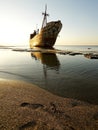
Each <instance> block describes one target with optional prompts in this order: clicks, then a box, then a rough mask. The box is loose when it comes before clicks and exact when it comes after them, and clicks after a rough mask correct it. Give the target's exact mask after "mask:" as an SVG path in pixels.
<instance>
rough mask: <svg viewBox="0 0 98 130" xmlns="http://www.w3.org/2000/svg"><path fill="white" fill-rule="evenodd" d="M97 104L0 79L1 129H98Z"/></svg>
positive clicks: (26, 84) (22, 83)
mask: <svg viewBox="0 0 98 130" xmlns="http://www.w3.org/2000/svg"><path fill="white" fill-rule="evenodd" d="M97 129H98V105H92V104H89V103H87V102H82V101H79V100H75V99H72V98H63V97H59V96H57V95H53V94H52V93H50V92H48V91H46V90H43V89H42V88H39V87H38V86H36V85H33V84H30V83H26V82H22V81H21V82H20V81H18V80H6V79H0V130H97Z"/></svg>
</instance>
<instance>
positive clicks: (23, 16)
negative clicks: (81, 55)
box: [0, 0, 98, 45]
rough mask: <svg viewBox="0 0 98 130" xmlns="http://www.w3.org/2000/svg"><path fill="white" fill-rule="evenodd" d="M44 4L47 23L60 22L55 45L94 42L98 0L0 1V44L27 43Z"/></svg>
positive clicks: (39, 21)
mask: <svg viewBox="0 0 98 130" xmlns="http://www.w3.org/2000/svg"><path fill="white" fill-rule="evenodd" d="M45 4H47V8H48V9H47V13H49V17H48V22H50V21H56V20H61V22H62V24H63V27H62V30H61V32H60V33H59V36H58V38H57V41H56V45H98V0H0V45H28V44H29V35H30V33H32V32H33V31H34V30H35V29H37V28H39V29H40V28H41V24H42V19H43V16H42V12H44V10H45Z"/></svg>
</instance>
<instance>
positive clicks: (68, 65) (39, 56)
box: [0, 47, 98, 104]
mask: <svg viewBox="0 0 98 130" xmlns="http://www.w3.org/2000/svg"><path fill="white" fill-rule="evenodd" d="M59 48H60V47H59ZM65 48H66V47H65ZM65 48H64V47H63V49H65ZM82 49H83V48H82ZM86 49H87V48H86ZM80 50H81V48H80ZM96 50H97V49H96ZM0 59H1V62H0V78H5V79H16V80H23V81H26V82H30V83H34V84H36V85H38V86H39V87H41V88H44V89H46V90H47V91H50V92H51V93H53V94H56V95H59V96H62V97H70V98H75V99H79V100H83V101H87V102H90V103H95V104H98V93H97V92H98V59H93V60H92V59H88V58H86V57H84V55H76V56H72V55H68V54H66V55H61V54H55V53H41V52H26V51H23V52H21V51H12V49H0Z"/></svg>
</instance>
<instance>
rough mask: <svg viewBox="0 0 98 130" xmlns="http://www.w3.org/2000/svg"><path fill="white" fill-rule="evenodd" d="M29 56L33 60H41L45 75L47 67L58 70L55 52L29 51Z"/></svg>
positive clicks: (58, 63)
mask: <svg viewBox="0 0 98 130" xmlns="http://www.w3.org/2000/svg"><path fill="white" fill-rule="evenodd" d="M31 56H32V57H34V58H35V60H40V61H41V63H42V64H43V70H44V75H45V77H46V76H47V70H49V69H53V70H56V71H59V67H60V62H59V60H58V58H57V56H56V54H55V53H48V52H47V53H42V52H31Z"/></svg>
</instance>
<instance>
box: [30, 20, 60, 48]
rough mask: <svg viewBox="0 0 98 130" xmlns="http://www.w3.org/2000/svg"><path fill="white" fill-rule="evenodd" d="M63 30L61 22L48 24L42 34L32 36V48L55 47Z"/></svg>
mask: <svg viewBox="0 0 98 130" xmlns="http://www.w3.org/2000/svg"><path fill="white" fill-rule="evenodd" d="M61 28H62V23H61V21H53V22H49V23H47V25H46V26H45V27H44V28H42V29H41V31H40V33H38V34H35V35H34V34H31V35H30V47H31V48H33V47H53V45H54V44H55V42H56V39H57V36H58V34H59V32H60V30H61Z"/></svg>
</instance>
